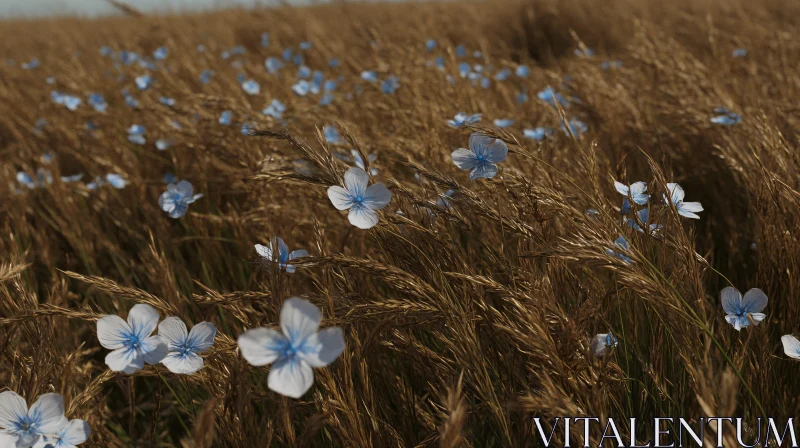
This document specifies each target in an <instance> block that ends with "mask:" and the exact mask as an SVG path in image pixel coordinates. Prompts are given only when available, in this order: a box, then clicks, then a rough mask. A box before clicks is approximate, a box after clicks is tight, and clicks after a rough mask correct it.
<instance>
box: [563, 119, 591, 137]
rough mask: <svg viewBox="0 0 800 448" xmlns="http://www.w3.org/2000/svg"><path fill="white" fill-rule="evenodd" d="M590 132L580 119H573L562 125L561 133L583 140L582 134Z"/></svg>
mask: <svg viewBox="0 0 800 448" xmlns="http://www.w3.org/2000/svg"><path fill="white" fill-rule="evenodd" d="M567 127H569V131H567ZM588 130H589V126H588V125H587V124H586V123H584V122H583V121H581V120H580V119H578V118H575V117H572V118H570V119H569V121H568V122H567V123H566V124H565V123H561V131H563V132H564V133H565V134H570V133H572V135H574V136H575V138H581V134H583V133H584V132H586V131H588Z"/></svg>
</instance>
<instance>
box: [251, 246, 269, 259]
mask: <svg viewBox="0 0 800 448" xmlns="http://www.w3.org/2000/svg"><path fill="white" fill-rule="evenodd" d="M253 247H255V248H256V252H257V253H258V255H261V256H262V257H264V258H266V259H267V260H269V261H272V248H271V247H269V246H265V245H263V244H256V245H255V246H253Z"/></svg>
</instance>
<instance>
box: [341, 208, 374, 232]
mask: <svg viewBox="0 0 800 448" xmlns="http://www.w3.org/2000/svg"><path fill="white" fill-rule="evenodd" d="M347 219H348V220H350V224H352V225H354V226H356V227H358V228H359V229H364V230H366V229H371V228H373V227H375V226H376V225H377V224H378V214H377V213H375V211H374V210H372V209H370V208H369V207H367V206H365V205H359V206H357V207H353V208H351V209H350V213H349V214H348V215H347Z"/></svg>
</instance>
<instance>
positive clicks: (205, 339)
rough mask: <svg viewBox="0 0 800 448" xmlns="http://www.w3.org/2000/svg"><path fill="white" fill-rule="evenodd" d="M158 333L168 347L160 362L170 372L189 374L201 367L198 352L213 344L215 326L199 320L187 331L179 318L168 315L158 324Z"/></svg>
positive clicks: (215, 332) (201, 359)
mask: <svg viewBox="0 0 800 448" xmlns="http://www.w3.org/2000/svg"><path fill="white" fill-rule="evenodd" d="M158 335H159V336H161V337H162V338H164V340H165V341H166V342H167V345H168V347H169V352H168V353H167V356H166V357H165V358H164V360H163V361H161V364H164V366H165V367H166V368H167V369H169V371H170V372H172V373H179V374H183V375H191V374H193V373H195V372H197V371H198V370H200V369H201V368H202V367H203V358H201V357H200V355H199V354H200V353H202V352H204V351H206V350H208V349H209V348H211V346H212V345H214V337H215V336H216V335H217V327H215V326H214V324H212V323H211V322H201V323H199V324H197V325H195V326H194V327H192V331H187V330H186V324H184V323H183V321H182V320H181V319H180V318H178V317H175V316H170V317H167V318H166V319H164V320H163V321H161V323H160V324H158Z"/></svg>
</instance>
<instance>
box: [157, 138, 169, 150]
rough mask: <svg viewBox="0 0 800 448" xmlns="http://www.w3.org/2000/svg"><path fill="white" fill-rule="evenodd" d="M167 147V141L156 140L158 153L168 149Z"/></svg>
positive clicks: (162, 139)
mask: <svg viewBox="0 0 800 448" xmlns="http://www.w3.org/2000/svg"><path fill="white" fill-rule="evenodd" d="M169 146H170V141H169V140H168V139H165V138H160V139H158V140H156V149H158V150H159V151H164V150H166V149H167V148H169Z"/></svg>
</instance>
